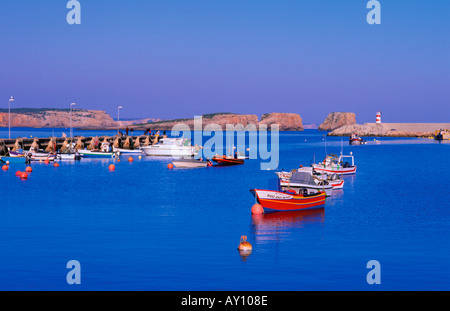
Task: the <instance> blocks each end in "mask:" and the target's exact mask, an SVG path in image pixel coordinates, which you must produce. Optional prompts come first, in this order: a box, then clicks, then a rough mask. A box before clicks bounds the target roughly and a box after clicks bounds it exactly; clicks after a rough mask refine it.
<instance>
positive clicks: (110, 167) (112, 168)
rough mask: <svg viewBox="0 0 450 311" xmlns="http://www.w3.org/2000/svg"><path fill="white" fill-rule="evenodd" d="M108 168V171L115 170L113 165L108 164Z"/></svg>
mask: <svg viewBox="0 0 450 311" xmlns="http://www.w3.org/2000/svg"><path fill="white" fill-rule="evenodd" d="M108 168H109V170H110V171H114V170H116V166H115V165H114V164H110V165H109V167H108Z"/></svg>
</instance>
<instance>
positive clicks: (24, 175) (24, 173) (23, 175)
mask: <svg viewBox="0 0 450 311" xmlns="http://www.w3.org/2000/svg"><path fill="white" fill-rule="evenodd" d="M27 178H28V174H27V173H26V172H22V173H20V179H27Z"/></svg>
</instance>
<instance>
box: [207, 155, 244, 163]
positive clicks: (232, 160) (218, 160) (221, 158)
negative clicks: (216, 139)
mask: <svg viewBox="0 0 450 311" xmlns="http://www.w3.org/2000/svg"><path fill="white" fill-rule="evenodd" d="M212 160H213V161H214V162H216V163H217V164H219V165H238V164H244V160H243V159H238V158H235V157H227V156H225V155H222V156H220V155H215V156H214V157H213V158H212Z"/></svg>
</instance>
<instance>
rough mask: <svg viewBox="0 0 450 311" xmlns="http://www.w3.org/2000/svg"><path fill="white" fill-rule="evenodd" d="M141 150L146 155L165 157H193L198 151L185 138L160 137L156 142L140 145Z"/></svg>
mask: <svg viewBox="0 0 450 311" xmlns="http://www.w3.org/2000/svg"><path fill="white" fill-rule="evenodd" d="M141 150H142V152H144V153H145V154H146V155H148V156H166V157H193V156H195V155H197V154H198V151H199V150H198V147H197V146H195V147H194V146H192V145H191V140H190V139H187V138H162V139H161V140H160V141H159V142H158V143H157V144H155V145H149V146H144V147H141Z"/></svg>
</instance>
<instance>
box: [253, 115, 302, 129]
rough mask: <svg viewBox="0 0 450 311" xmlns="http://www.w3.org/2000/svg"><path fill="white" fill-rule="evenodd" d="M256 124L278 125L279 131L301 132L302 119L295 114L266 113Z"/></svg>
mask: <svg viewBox="0 0 450 311" xmlns="http://www.w3.org/2000/svg"><path fill="white" fill-rule="evenodd" d="M258 124H267V125H268V126H269V125H271V124H278V125H279V130H280V131H303V123H302V118H301V117H300V115H298V114H296V113H279V112H273V113H266V114H264V115H263V116H262V117H261V121H259V122H258ZM268 128H269V127H268Z"/></svg>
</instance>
